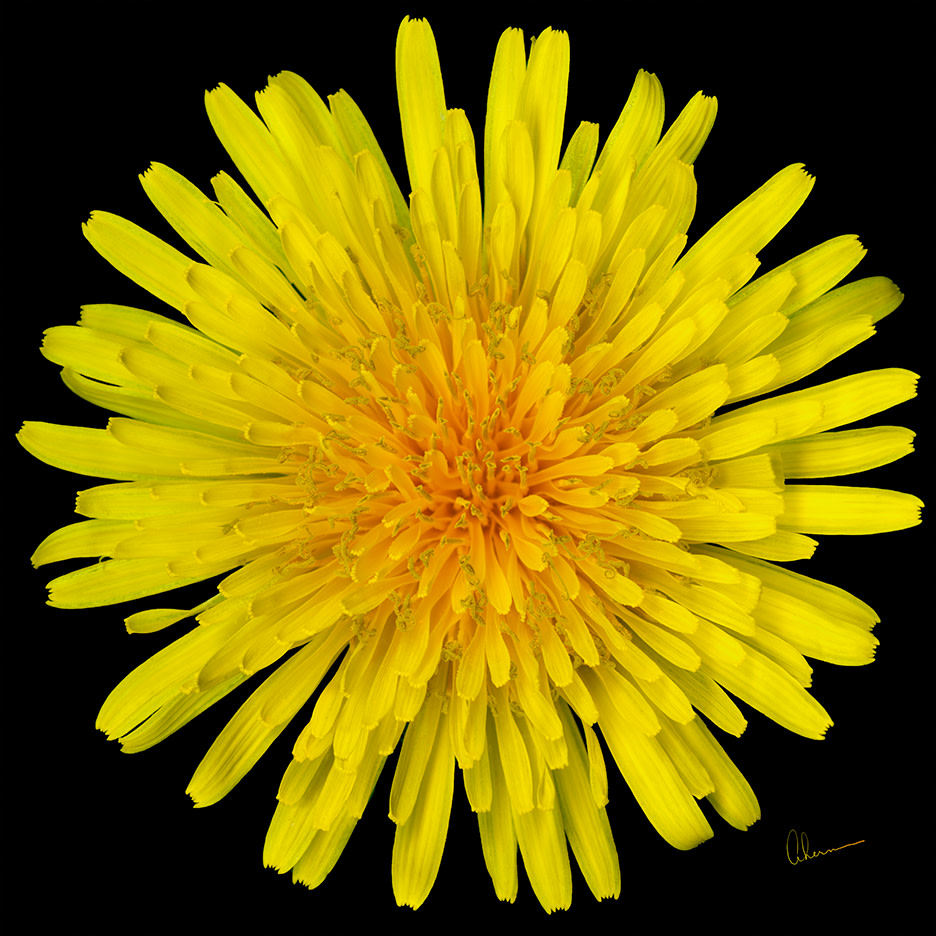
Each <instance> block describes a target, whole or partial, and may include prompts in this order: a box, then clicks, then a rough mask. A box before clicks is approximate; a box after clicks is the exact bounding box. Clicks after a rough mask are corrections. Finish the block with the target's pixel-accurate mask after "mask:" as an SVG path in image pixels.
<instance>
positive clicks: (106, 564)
mask: <svg viewBox="0 0 936 936" xmlns="http://www.w3.org/2000/svg"><path fill="white" fill-rule="evenodd" d="M230 567H231V566H230V565H229V566H227V567H226V568H216V567H214V566H211V567H208V568H206V569H205V571H204V573H203V574H196V575H189V576H183V575H177V574H175V573H173V572H172V571H171V570H170V568H169V564H168V563H167V562H166V560H165V559H108V560H106V561H103V562H97V563H95V564H94V565H92V566H85V568H83V569H76V570H75V571H74V572H69V573H68V574H67V575H61V576H59V577H58V578H56V579H52V581H51V582H49V585H48V588H49V604H50V605H52V607H53V608H100V607H103V606H104V605H109V604H117V603H118V602H121V601H133V600H135V599H136V598H146V597H148V596H149V595H159V594H161V593H162V592H167V591H172V590H173V589H174V588H183V587H184V586H186V585H193V584H194V583H195V582H203V581H204V580H205V579H208V578H212V577H213V576H215V575H218V574H219V573H220V572H224V571H227V569H229V568H230Z"/></svg>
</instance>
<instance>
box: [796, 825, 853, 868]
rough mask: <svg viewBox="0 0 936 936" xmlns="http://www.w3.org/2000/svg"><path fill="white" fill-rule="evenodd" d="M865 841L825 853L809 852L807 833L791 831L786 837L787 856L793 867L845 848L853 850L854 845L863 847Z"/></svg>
mask: <svg viewBox="0 0 936 936" xmlns="http://www.w3.org/2000/svg"><path fill="white" fill-rule="evenodd" d="M862 842H864V839H860V840H859V841H857V842H849V843H848V844H847V845H839V846H838V847H837V848H826V849H825V850H824V851H813V852H811V851H810V850H809V839H808V838H807V836H806V833H805V832H797V831H796V829H790V831H789V834H788V835H787V837H786V856H787V861H789V862H790V864H791V865H798V864H799V863H800V862H801V861H808V860H809V859H810V858H818V857H819V856H820V855H828V854H829V853H830V852H836V851H841V850H842V849H843V848H851V847H852V845H861V844H862Z"/></svg>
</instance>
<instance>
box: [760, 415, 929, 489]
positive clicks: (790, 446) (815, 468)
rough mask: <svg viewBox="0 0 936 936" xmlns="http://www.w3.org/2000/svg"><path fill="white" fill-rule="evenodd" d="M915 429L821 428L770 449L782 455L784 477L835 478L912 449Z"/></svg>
mask: <svg viewBox="0 0 936 936" xmlns="http://www.w3.org/2000/svg"><path fill="white" fill-rule="evenodd" d="M914 435H915V433H913V432H911V431H910V430H909V429H902V428H900V427H898V426H877V427H875V428H873V429H846V430H844V431H842V432H822V433H819V434H818V435H811V436H806V437H805V438H802V439H795V440H793V441H790V442H781V443H779V444H777V445H773V446H771V447H770V449H769V451H771V452H773V453H775V454H777V455H779V456H780V460H781V462H782V464H783V476H784V477H785V478H834V477H838V476H839V475H847V474H854V473H855V472H858V471H868V470H870V469H871V468H878V467H880V466H881V465H887V464H890V462H892V461H896V460H897V459H898V458H903V457H904V455H909V454H910V453H911V452H912V451H913V439H914Z"/></svg>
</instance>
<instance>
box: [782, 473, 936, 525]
mask: <svg viewBox="0 0 936 936" xmlns="http://www.w3.org/2000/svg"><path fill="white" fill-rule="evenodd" d="M922 508H923V502H922V501H921V500H920V499H919V498H918V497H914V496H913V495H912V494H903V493H901V492H900V491H883V490H880V489H878V488H856V487H837V486H835V485H828V484H791V485H789V486H788V487H787V488H786V489H785V491H784V493H783V514H782V515H781V516H779V517H777V527H778V528H779V529H785V530H793V531H800V532H804V533H847V534H867V533H887V532H890V531H892V530H905V529H907V528H908V527H912V526H916V525H917V524H918V523H919V522H920V511H921V510H922Z"/></svg>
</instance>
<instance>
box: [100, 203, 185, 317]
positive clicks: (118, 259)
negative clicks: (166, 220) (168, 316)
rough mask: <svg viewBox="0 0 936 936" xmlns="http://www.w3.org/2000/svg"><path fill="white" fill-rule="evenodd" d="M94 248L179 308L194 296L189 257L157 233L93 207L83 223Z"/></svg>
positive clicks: (156, 295)
mask: <svg viewBox="0 0 936 936" xmlns="http://www.w3.org/2000/svg"><path fill="white" fill-rule="evenodd" d="M84 233H85V237H87V238H88V240H89V241H90V242H91V245H92V246H93V247H94V249H95V250H96V251H97V252H98V253H99V254H100V255H101V256H102V257H103V258H104V259H105V260H107V261H108V262H109V263H111V264H112V265H113V266H115V267H116V268H117V269H118V270H120V272H121V273H123V274H124V275H125V276H127V277H129V278H130V279H132V280H133V282H134V283H137V284H138V285H140V286H142V287H143V288H144V289H145V290H147V291H148V292H151V293H152V294H153V295H154V296H155V297H156V298H157V299H162V300H163V302H166V303H168V304H169V305H171V306H172V307H173V308H174V309H179V310H181V309H182V308H183V307H184V306H185V303H186V302H188V301H189V300H190V299H191V298H193V293H192V290H191V287H190V286H189V285H188V282H187V279H186V274H187V272H188V269H189V267H190V266H191V265H192V261H191V260H190V259H189V258H188V257H186V256H185V255H184V254H182V253H179V251H178V250H176V249H175V248H174V247H170V246H169V245H168V244H167V243H165V242H164V241H161V240H160V239H159V238H158V237H153V235H152V234H150V233H148V232H147V231H144V230H143V228H141V227H138V226H137V225H135V224H133V223H132V222H130V221H125V220H124V219H123V218H121V217H118V216H117V215H114V214H110V213H109V212H106V211H95V212H93V213H92V215H91V217H90V218H89V219H88V221H87V223H86V224H85V226H84Z"/></svg>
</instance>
